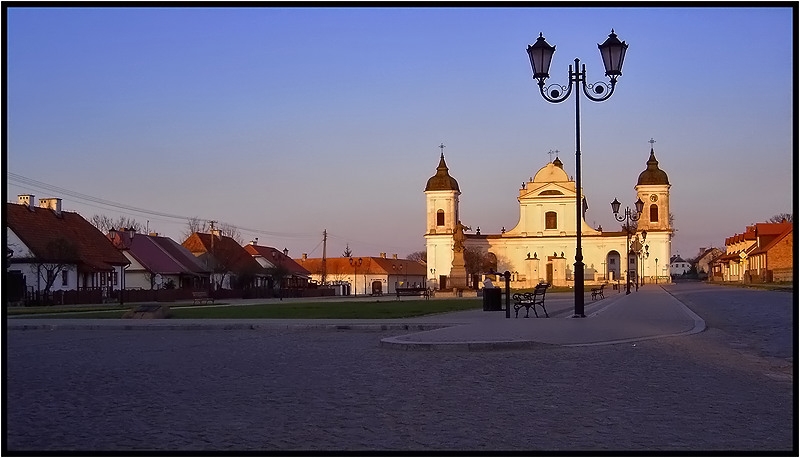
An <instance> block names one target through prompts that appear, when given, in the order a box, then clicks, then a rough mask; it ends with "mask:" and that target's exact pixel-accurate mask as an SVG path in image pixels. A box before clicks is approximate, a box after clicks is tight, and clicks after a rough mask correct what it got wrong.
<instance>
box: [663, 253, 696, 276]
mask: <svg viewBox="0 0 800 458" xmlns="http://www.w3.org/2000/svg"><path fill="white" fill-rule="evenodd" d="M691 269H692V264H691V263H690V262H689V261H687V260H685V259H683V258H682V257H680V256H673V257H672V258H671V259H670V260H669V274H670V275H685V274H687V273H689V271H690V270H691Z"/></svg>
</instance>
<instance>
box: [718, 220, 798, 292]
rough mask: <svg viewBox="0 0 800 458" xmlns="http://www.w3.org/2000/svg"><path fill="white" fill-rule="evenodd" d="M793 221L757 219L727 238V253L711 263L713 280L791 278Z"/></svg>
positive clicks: (762, 280)
mask: <svg viewBox="0 0 800 458" xmlns="http://www.w3.org/2000/svg"><path fill="white" fill-rule="evenodd" d="M793 234H794V224H793V223H790V222H786V221H784V222H781V223H757V224H753V225H751V226H747V228H746V229H745V231H744V232H743V233H740V234H736V235H734V236H731V237H728V238H726V239H725V254H723V255H722V256H719V257H718V258H716V259H715V260H714V261H713V262H712V263H711V274H712V280H713V281H723V282H743V283H750V282H773V281H791V279H792V278H793V275H794V253H793Z"/></svg>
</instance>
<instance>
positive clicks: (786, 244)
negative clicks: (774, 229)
mask: <svg viewBox="0 0 800 458" xmlns="http://www.w3.org/2000/svg"><path fill="white" fill-rule="evenodd" d="M792 235H793V234H789V235H787V236H786V237H784V238H783V239H782V240H780V241H779V242H778V243H776V244H775V245H774V246H773V247H772V248H770V250H769V251H768V252H767V269H770V270H775V269H785V268H791V267H793V266H794V255H793V252H792V250H793V248H794V246H793V243H794V242H793V241H792Z"/></svg>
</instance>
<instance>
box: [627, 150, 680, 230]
mask: <svg viewBox="0 0 800 458" xmlns="http://www.w3.org/2000/svg"><path fill="white" fill-rule="evenodd" d="M653 143H655V140H653V139H650V158H649V159H648V160H647V168H646V169H645V170H644V171H643V172H642V173H640V174H639V181H638V182H637V183H636V186H635V187H634V189H635V190H636V196H637V197H638V198H639V199H642V202H644V209H643V210H642V215H641V217H640V218H639V223H638V226H637V229H638V230H640V231H648V232H650V231H671V230H672V227H671V226H670V222H669V188H670V184H669V178H668V177H667V173H666V172H664V171H663V170H661V169H660V168H658V160H656V154H655V151H654V150H653V146H652V145H653Z"/></svg>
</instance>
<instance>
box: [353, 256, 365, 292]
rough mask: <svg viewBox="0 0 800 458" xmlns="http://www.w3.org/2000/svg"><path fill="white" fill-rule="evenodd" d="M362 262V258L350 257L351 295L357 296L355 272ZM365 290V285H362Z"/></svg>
mask: <svg viewBox="0 0 800 458" xmlns="http://www.w3.org/2000/svg"><path fill="white" fill-rule="evenodd" d="M363 262H364V260H363V259H361V258H358V259H353V258H350V265H351V266H353V296H358V286H356V273H357V272H358V266H360V265H361V264H362V263H363ZM364 289H365V290H366V286H365V287H364Z"/></svg>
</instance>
